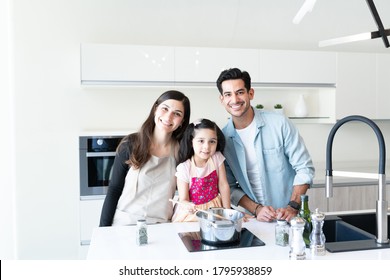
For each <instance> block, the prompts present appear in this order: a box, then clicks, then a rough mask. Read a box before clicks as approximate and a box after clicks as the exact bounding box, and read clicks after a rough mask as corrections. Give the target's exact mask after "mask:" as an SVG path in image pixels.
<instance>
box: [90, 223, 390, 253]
mask: <svg viewBox="0 0 390 280" xmlns="http://www.w3.org/2000/svg"><path fill="white" fill-rule="evenodd" d="M243 227H245V228H247V229H248V230H250V231H251V232H252V233H254V234H255V235H256V236H257V237H258V238H260V239H261V240H262V241H263V242H265V244H266V245H265V246H261V247H248V248H240V249H225V250H214V251H203V252H188V250H187V249H186V247H185V245H184V244H183V242H182V240H181V239H180V237H179V235H178V233H180V232H194V231H199V224H198V223H197V222H192V223H166V224H156V225H149V226H148V237H149V244H148V245H145V246H137V245H136V242H135V240H136V237H135V232H136V229H135V226H123V227H98V228H95V229H94V231H93V234H92V239H91V244H90V247H89V251H88V255H87V259H88V260H102V259H110V260H124V259H126V260H130V259H133V260H157V259H160V260H288V259H289V257H288V255H289V247H288V246H287V247H281V246H277V245H275V237H274V228H275V223H266V222H259V221H256V220H250V221H249V222H246V223H244V224H243ZM306 256H307V257H306V258H307V259H314V258H312V257H311V255H310V250H309V249H306ZM315 259H319V260H390V249H379V250H365V251H355V252H343V253H330V252H326V255H325V256H322V257H315Z"/></svg>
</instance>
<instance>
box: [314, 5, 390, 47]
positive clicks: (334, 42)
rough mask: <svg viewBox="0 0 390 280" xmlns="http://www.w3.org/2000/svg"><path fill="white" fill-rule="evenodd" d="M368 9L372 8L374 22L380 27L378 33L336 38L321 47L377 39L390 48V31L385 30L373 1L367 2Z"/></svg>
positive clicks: (320, 45) (321, 44) (322, 42)
mask: <svg viewBox="0 0 390 280" xmlns="http://www.w3.org/2000/svg"><path fill="white" fill-rule="evenodd" d="M366 2H367V5H368V7H369V8H370V11H371V14H372V16H373V17H374V20H375V22H376V25H377V26H378V31H373V32H365V33H360V34H355V35H350V36H345V37H340V38H334V39H330V40H324V41H320V42H319V44H318V45H319V47H326V46H331V45H337V44H344V43H350V42H356V41H363V40H370V39H376V38H382V40H383V43H384V44H385V47H386V48H388V47H390V44H389V40H388V39H387V36H390V29H385V28H384V27H383V24H382V20H381V18H380V17H379V14H378V11H377V9H376V7H375V4H374V1H373V0H366Z"/></svg>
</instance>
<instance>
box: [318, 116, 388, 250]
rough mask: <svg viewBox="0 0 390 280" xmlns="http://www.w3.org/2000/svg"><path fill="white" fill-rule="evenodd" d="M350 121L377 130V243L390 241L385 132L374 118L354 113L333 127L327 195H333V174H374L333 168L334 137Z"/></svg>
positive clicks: (345, 175)
mask: <svg viewBox="0 0 390 280" xmlns="http://www.w3.org/2000/svg"><path fill="white" fill-rule="evenodd" d="M350 121H359V122H363V123H366V124H367V125H369V126H370V127H371V128H372V129H373V130H374V132H375V134H376V137H377V139H378V144H379V170H378V174H376V175H377V177H376V178H378V200H377V202H376V219H377V233H378V235H377V239H376V242H377V243H381V244H384V243H389V239H388V234H387V227H388V221H387V207H388V206H387V205H388V202H387V200H386V175H385V170H386V146H385V140H384V138H383V134H382V132H381V130H380V129H379V127H378V126H377V125H376V123H374V122H373V121H372V120H370V119H368V118H366V117H364V116H359V115H352V116H348V117H345V118H343V119H341V120H339V121H338V122H337V123H336V124H335V125H334V127H333V128H332V129H331V131H330V133H329V136H328V142H327V144H326V180H325V189H326V197H328V198H329V197H332V196H333V176H340V177H355V178H371V177H372V175H374V174H368V173H364V174H363V173H353V172H348V174H346V173H347V172H337V171H333V169H332V146H333V139H334V136H335V134H336V132H337V130H338V129H339V128H340V127H341V126H342V125H343V124H345V123H347V122H350Z"/></svg>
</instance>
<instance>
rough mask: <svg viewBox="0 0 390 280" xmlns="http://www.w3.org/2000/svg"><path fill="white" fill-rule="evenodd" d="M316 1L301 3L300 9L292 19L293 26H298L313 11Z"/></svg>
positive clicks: (306, 0)
mask: <svg viewBox="0 0 390 280" xmlns="http://www.w3.org/2000/svg"><path fill="white" fill-rule="evenodd" d="M316 1H317V0H305V3H303V5H302V7H301V8H300V9H299V11H298V13H297V14H296V15H295V17H294V18H293V23H294V24H299V23H300V22H301V20H302V19H303V17H304V16H305V15H306V14H307V13H309V12H311V11H312V10H313V7H314V5H315V3H316Z"/></svg>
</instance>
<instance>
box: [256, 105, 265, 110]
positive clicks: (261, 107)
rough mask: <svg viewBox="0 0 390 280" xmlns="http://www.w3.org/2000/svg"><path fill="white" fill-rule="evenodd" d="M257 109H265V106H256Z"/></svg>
mask: <svg viewBox="0 0 390 280" xmlns="http://www.w3.org/2000/svg"><path fill="white" fill-rule="evenodd" d="M256 109H264V106H263V104H257V105H256Z"/></svg>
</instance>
